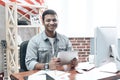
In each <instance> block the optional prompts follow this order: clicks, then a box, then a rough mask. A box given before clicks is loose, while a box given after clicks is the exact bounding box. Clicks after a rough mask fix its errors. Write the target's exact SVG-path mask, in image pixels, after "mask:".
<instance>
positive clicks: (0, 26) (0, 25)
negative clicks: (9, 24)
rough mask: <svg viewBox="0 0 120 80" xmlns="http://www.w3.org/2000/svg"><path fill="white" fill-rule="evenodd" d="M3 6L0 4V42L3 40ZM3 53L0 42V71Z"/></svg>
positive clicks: (0, 71) (0, 70) (0, 69)
mask: <svg viewBox="0 0 120 80" xmlns="http://www.w3.org/2000/svg"><path fill="white" fill-rule="evenodd" d="M4 9H5V8H4V7H3V6H1V5H0V42H1V40H5V10H4ZM3 70H4V69H3V53H2V50H1V43H0V73H2V72H3Z"/></svg>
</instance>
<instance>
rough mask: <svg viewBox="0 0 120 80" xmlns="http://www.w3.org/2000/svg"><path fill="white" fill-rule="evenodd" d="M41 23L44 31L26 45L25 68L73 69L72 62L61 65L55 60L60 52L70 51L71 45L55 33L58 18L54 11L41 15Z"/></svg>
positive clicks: (67, 40) (65, 38)
mask: <svg viewBox="0 0 120 80" xmlns="http://www.w3.org/2000/svg"><path fill="white" fill-rule="evenodd" d="M42 22H43V25H44V27H45V30H44V31H43V32H42V33H41V34H40V33H39V34H37V35H36V36H34V37H33V38H32V39H31V40H30V41H29V44H28V47H27V53H26V59H25V61H26V67H27V69H28V70H33V69H38V70H39V69H48V68H49V69H52V70H54V69H56V68H58V67H59V68H60V67H61V69H60V70H64V69H65V70H68V69H71V68H72V67H74V66H75V65H76V64H73V63H72V62H74V61H75V60H76V59H74V61H71V64H68V65H62V64H61V62H60V59H58V58H56V57H57V54H58V52H60V51H71V50H72V44H71V43H70V41H69V39H68V38H67V37H66V36H64V35H61V34H59V33H57V32H56V28H57V26H58V16H57V13H56V12H55V11H54V10H51V9H48V10H46V11H44V12H43V14H42Z"/></svg>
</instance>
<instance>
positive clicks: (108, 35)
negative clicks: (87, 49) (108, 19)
mask: <svg viewBox="0 0 120 80" xmlns="http://www.w3.org/2000/svg"><path fill="white" fill-rule="evenodd" d="M94 42H95V49H94V50H95V66H96V67H99V66H101V65H103V64H106V63H108V62H110V61H111V60H114V59H113V57H114V54H113V51H112V49H111V45H114V46H115V47H116V50H117V46H118V36H117V28H116V27H97V28H96V29H95V41H94Z"/></svg>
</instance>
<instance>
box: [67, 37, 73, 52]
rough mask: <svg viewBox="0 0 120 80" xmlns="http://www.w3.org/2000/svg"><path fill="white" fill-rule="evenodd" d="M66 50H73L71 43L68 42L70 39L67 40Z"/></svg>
mask: <svg viewBox="0 0 120 80" xmlns="http://www.w3.org/2000/svg"><path fill="white" fill-rule="evenodd" d="M67 42H68V43H67V51H73V46H72V43H71V42H70V40H69V39H68V40H67Z"/></svg>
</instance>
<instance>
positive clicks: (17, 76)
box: [10, 70, 77, 80]
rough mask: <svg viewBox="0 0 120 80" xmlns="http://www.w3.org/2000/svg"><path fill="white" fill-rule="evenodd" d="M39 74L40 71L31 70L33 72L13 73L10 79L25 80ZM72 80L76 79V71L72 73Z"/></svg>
mask: <svg viewBox="0 0 120 80" xmlns="http://www.w3.org/2000/svg"><path fill="white" fill-rule="evenodd" d="M36 72H38V70H31V71H26V72H20V73H13V74H11V75H10V78H11V79H12V80H24V77H25V76H29V75H31V74H34V73H36ZM70 73H71V74H70V80H74V79H73V78H74V77H75V74H76V73H77V72H76V71H75V70H72V71H70Z"/></svg>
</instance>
